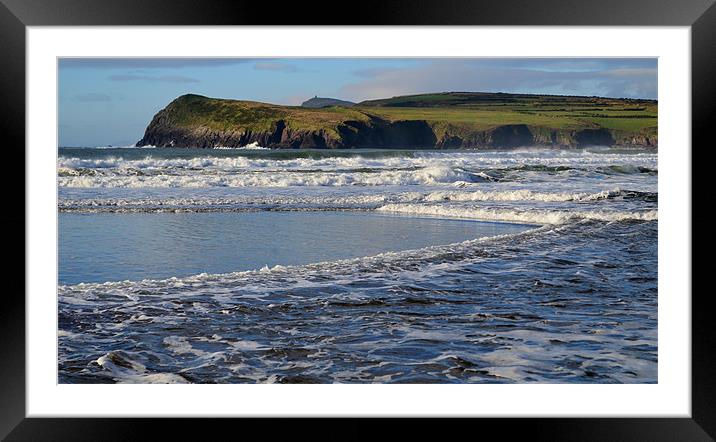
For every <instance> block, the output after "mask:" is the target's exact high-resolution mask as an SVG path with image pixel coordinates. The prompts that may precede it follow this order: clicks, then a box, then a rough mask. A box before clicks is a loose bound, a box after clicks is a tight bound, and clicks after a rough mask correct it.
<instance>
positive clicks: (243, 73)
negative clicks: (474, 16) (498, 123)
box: [58, 58, 657, 146]
mask: <svg viewBox="0 0 716 442" xmlns="http://www.w3.org/2000/svg"><path fill="white" fill-rule="evenodd" d="M58 87H59V145H60V146H106V145H110V144H111V145H113V146H126V145H131V144H134V143H135V142H136V141H137V140H139V139H140V138H142V135H143V133H144V129H145V127H146V126H147V124H148V123H149V121H150V120H151V118H152V116H154V114H155V113H156V112H158V111H159V110H160V109H162V108H163V107H164V106H166V105H167V104H168V103H169V102H170V101H171V100H173V99H174V98H176V97H177V96H179V95H182V94H186V93H195V94H201V95H206V96H209V97H219V98H234V99H243V100H256V101H264V102H269V103H276V104H287V105H298V104H300V103H301V102H303V101H304V100H306V99H308V98H311V97H313V96H314V95H318V96H321V97H334V98H340V99H344V100H350V101H361V100H368V99H374V98H386V97H392V96H396V95H405V94H416V93H423V92H447V91H481V92H514V93H547V94H566V95H599V96H606V97H629V98H652V99H655V98H657V60H656V59H655V58H601V59H600V58H551V59H546V58H382V59H370V58H312V59H311V58H287V59H268V58H263V59H262V58H253V59H249V58H200V59H197V58H63V59H60V60H59V79H58Z"/></svg>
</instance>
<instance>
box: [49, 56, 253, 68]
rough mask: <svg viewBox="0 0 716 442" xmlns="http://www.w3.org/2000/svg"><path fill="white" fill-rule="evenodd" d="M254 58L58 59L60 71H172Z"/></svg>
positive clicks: (240, 62)
mask: <svg viewBox="0 0 716 442" xmlns="http://www.w3.org/2000/svg"><path fill="white" fill-rule="evenodd" d="M255 60H256V59H255V58H196V57H181V58H176V57H174V58H172V57H162V58H104V57H94V58H60V60H59V62H58V63H59V67H60V69H88V68H89V69H174V68H196V67H216V66H228V65H235V64H242V63H249V62H252V61H255Z"/></svg>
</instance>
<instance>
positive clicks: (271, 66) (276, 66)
mask: <svg viewBox="0 0 716 442" xmlns="http://www.w3.org/2000/svg"><path fill="white" fill-rule="evenodd" d="M254 69H256V70H257V71H273V72H286V73H294V72H298V71H300V69H299V68H298V67H296V66H294V65H292V64H287V63H279V62H275V61H261V62H258V63H256V64H254Z"/></svg>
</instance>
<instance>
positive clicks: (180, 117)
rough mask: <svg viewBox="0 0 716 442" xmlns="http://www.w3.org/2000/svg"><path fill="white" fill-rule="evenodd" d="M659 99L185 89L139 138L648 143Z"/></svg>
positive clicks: (333, 143) (303, 144)
mask: <svg viewBox="0 0 716 442" xmlns="http://www.w3.org/2000/svg"><path fill="white" fill-rule="evenodd" d="M657 107H658V105H657V102H656V101H654V100H632V99H613V98H600V97H577V96H555V95H527V94H503V93H480V92H448V93H434V94H421V95H409V96H401V97H393V98H388V99H382V100H369V101H364V102H361V103H358V104H356V105H355V106H353V107H350V108H348V107H326V108H315V109H314V108H306V107H299V106H279V105H273V104H267V103H259V102H252V101H241V100H225V99H217V98H208V97H203V96H200V95H191V94H190V95H183V96H181V97H179V98H177V99H176V100H174V101H172V102H171V103H170V104H169V105H168V106H167V107H166V108H165V109H163V110H162V111H160V112H159V113H158V114H157V115H156V116H155V117H154V119H153V120H152V122H151V123H150V124H149V126H148V127H147V130H146V132H145V135H144V137H143V138H142V140H140V141H139V142H138V145H140V146H141V145H155V146H163V147H167V146H174V147H217V146H243V145H246V144H249V143H259V145H262V146H266V147H277V148H353V147H379V148H380V147H383V148H411V147H412V148H500V147H516V146H534V145H546V146H558V147H579V146H586V145H595V144H598V145H612V146H637V147H655V146H656V145H657Z"/></svg>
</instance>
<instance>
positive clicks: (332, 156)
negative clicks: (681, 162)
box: [57, 146, 658, 384]
mask: <svg viewBox="0 0 716 442" xmlns="http://www.w3.org/2000/svg"><path fill="white" fill-rule="evenodd" d="M657 157H658V155H657V152H656V150H636V149H624V150H620V149H615V148H607V147H593V148H587V149H563V150H559V149H546V148H545V149H538V148H535V149H514V150H495V151H476V150H453V151H446V150H441V151H437V150H408V149H406V150H373V149H360V150H357V149H356V150H270V149H262V148H259V147H258V146H250V148H245V149H211V150H203V149H164V148H135V147H130V148H60V149H59V155H58V159H57V184H58V234H59V244H58V256H59V268H58V275H59V276H58V297H57V303H58V304H57V305H58V382H60V383H417V384H424V383H580V384H581V383H656V382H657V381H658V376H657V361H658V357H657V355H658V352H657V349H658V345H657V306H658V287H657V242H658V241H657V239H658V186H657V183H658V164H657V163H658V161H657V160H658V158H657Z"/></svg>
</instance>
